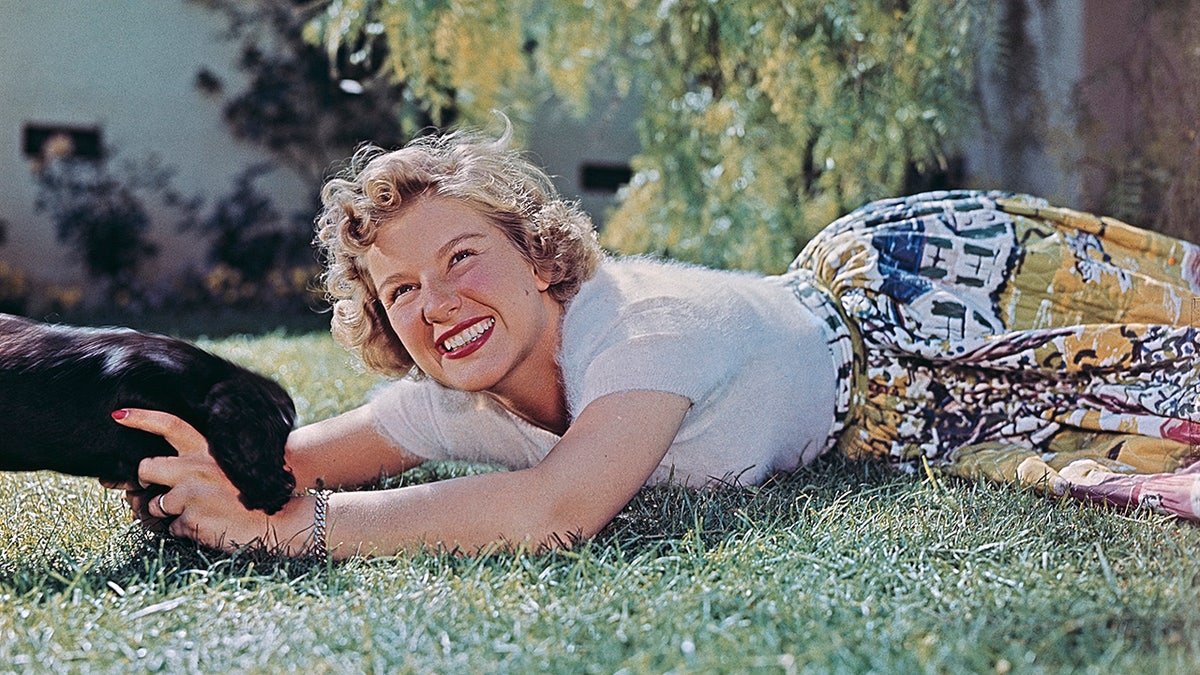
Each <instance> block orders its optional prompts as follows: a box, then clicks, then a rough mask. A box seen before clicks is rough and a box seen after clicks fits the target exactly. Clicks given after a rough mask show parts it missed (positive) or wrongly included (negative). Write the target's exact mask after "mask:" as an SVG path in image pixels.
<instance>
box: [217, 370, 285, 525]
mask: <svg viewBox="0 0 1200 675" xmlns="http://www.w3.org/2000/svg"><path fill="white" fill-rule="evenodd" d="M204 408H205V409H206V410H207V412H208V419H207V420H206V423H205V424H204V427H205V435H206V436H207V438H208V444H209V448H210V450H211V452H212V454H213V457H214V459H216V461H217V465H218V466H220V467H221V470H222V471H224V472H225V475H226V476H228V477H229V480H230V481H232V482H233V484H234V485H235V486H236V487H237V488H238V489H239V490H240V491H241V493H242V496H241V500H242V503H243V504H244V505H245V506H246V508H251V509H261V510H263V511H265V512H266V513H268V514H271V513H275V512H276V511H278V510H279V509H280V508H282V507H283V505H284V504H285V503H286V502H287V500H288V499H289V498H290V497H291V496H292V493H293V491H294V490H295V488H296V478H295V476H294V475H292V472H291V470H290V469H289V468H288V467H287V464H286V463H285V461H284V445H285V444H286V443H287V438H288V434H289V433H291V430H292V426H293V425H294V424H295V421H296V408H295V406H294V404H293V403H292V398H291V397H290V396H288V394H287V392H286V391H284V389H283V387H281V386H279V385H278V384H277V383H275V382H274V381H273V380H271V379H269V378H266V377H263V376H261V375H258V374H256V373H252V372H250V371H248V370H245V369H242V368H238V367H236V366H235V367H234V368H233V370H232V372H231V374H230V376H229V377H227V378H225V379H222V380H220V381H219V382H217V383H216V384H215V385H214V386H213V387H212V389H211V390H209V392H208V397H207V399H206V400H205V402H204Z"/></svg>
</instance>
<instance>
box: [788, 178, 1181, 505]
mask: <svg viewBox="0 0 1200 675" xmlns="http://www.w3.org/2000/svg"><path fill="white" fill-rule="evenodd" d="M792 267H793V269H794V270H807V271H809V272H811V273H812V274H813V276H814V277H815V278H816V280H817V283H816V284H815V286H816V287H817V288H819V289H821V290H823V291H824V292H826V293H827V294H829V295H830V296H831V297H832V298H833V300H834V302H835V304H836V305H837V306H838V307H839V309H840V318H841V319H842V320H843V321H845V322H846V324H847V332H848V333H849V334H850V335H851V336H852V338H853V341H854V350H853V352H854V362H853V366H852V367H851V368H847V369H845V370H846V373H847V374H846V375H845V377H846V378H848V384H847V388H848V389H849V391H850V396H849V402H848V410H847V411H846V412H845V420H846V422H845V430H844V431H843V432H842V434H841V436H840V438H839V440H838V446H839V447H840V448H841V449H842V450H843V451H844V452H846V453H848V454H849V455H851V456H854V457H862V456H873V457H879V458H883V459H885V460H887V461H889V462H892V463H895V464H897V465H899V466H907V467H913V466H916V465H917V464H918V463H920V462H921V461H922V458H923V459H924V460H925V461H927V462H928V463H930V464H931V465H933V466H937V467H941V468H942V469H944V470H946V471H948V472H950V473H952V474H955V475H960V476H965V477H971V478H990V479H994V480H999V481H1005V482H1013V483H1019V484H1024V485H1034V486H1039V487H1042V488H1044V489H1046V490H1048V491H1050V492H1052V493H1054V494H1064V493H1066V494H1071V495H1072V496H1074V497H1076V498H1079V499H1084V500H1092V501H1103V502H1108V503H1113V504H1120V505H1140V506H1147V507H1151V508H1154V509H1156V510H1159V511H1162V512H1168V513H1174V514H1176V515H1180V516H1183V517H1187V518H1200V462H1196V460H1197V459H1200V451H1198V450H1197V446H1198V444H1200V361H1198V356H1197V338H1198V336H1200V333H1198V331H1197V327H1200V248H1198V247H1197V246H1195V245H1193V244H1190V243H1188V242H1184V241H1180V240H1177V239H1173V238H1170V237H1166V236H1163V235H1160V234H1156V233H1153V232H1148V231H1145V230H1141V229H1138V228H1135V227H1132V226H1130V225H1127V224H1125V223H1122V222H1120V221H1117V220H1114V219H1111V218H1103V217H1097V216H1093V215H1091V214H1087V213H1081V212H1077V211H1072V210H1069V209H1063V208H1056V207H1052V206H1050V205H1048V204H1047V203H1045V202H1044V201H1042V200H1039V199H1036V198H1033V197H1029V196H1025V195H1013V194H1008V193H997V192H990V193H983V192H969V191H955V192H936V193H927V194H922V195H915V196H912V197H906V198H899V199H891V200H884V201H879V202H873V203H871V204H868V205H867V206H864V207H862V208H860V209H858V210H856V211H854V212H852V213H850V214H848V215H846V216H844V217H842V218H840V219H838V220H837V221H835V222H834V223H832V224H831V225H830V226H829V227H827V228H826V229H825V230H824V231H822V232H821V233H820V234H819V235H817V237H816V238H814V239H813V240H812V241H811V242H810V243H809V244H808V246H807V247H806V248H805V249H804V251H803V252H802V253H801V254H800V256H799V257H798V258H797V259H796V261H795V262H794V263H793V265H792Z"/></svg>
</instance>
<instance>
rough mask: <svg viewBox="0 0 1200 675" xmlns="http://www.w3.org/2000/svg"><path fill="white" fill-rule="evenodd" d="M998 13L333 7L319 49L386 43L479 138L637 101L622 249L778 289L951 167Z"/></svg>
mask: <svg viewBox="0 0 1200 675" xmlns="http://www.w3.org/2000/svg"><path fill="white" fill-rule="evenodd" d="M986 7H987V4H986V3H983V2H982V1H981V0H907V1H906V0H870V1H866V2H860V1H855V0H840V1H838V0H834V1H828V0H822V1H817V0H738V1H737V2H733V1H727V0H660V1H654V2H644V1H638V0H407V1H405V2H392V1H387V0H335V1H334V2H331V3H330V4H329V5H328V7H327V9H326V11H325V12H324V13H322V14H321V15H320V17H318V18H317V19H315V20H314V21H313V22H311V23H310V24H309V26H308V33H307V35H308V37H309V39H310V40H312V41H314V42H315V43H318V44H323V45H324V46H325V47H326V49H328V50H329V51H330V52H331V53H334V52H336V51H337V50H338V49H340V48H342V46H343V45H344V44H346V43H347V42H348V41H354V40H357V39H360V36H361V35H363V34H371V33H374V34H382V35H384V36H386V40H387V45H388V48H389V55H388V61H387V67H386V69H385V70H386V75H387V76H389V77H391V78H394V79H397V80H403V81H404V82H405V83H406V85H407V87H408V91H410V92H411V93H412V95H413V96H414V97H416V99H417V100H420V101H425V102H426V104H427V105H428V110H429V111H430V112H431V113H436V112H437V111H438V110H445V109H451V108H452V109H454V110H456V111H457V113H458V114H459V116H460V119H461V120H462V121H465V122H468V123H475V124H482V123H486V121H487V119H488V115H489V112H490V111H491V110H492V109H500V110H503V111H505V112H506V113H508V114H509V115H510V116H511V117H513V118H514V119H516V120H518V121H520V120H523V119H527V118H528V116H529V112H530V111H531V110H532V109H533V108H534V107H535V106H536V105H537V104H538V103H540V102H541V101H542V100H543V99H544V98H545V96H547V95H549V94H551V93H552V94H554V95H556V96H558V97H559V98H561V99H563V100H564V101H566V102H567V103H568V104H569V105H570V106H572V107H573V108H574V109H575V110H576V111H577V112H578V113H579V114H586V110H587V104H588V101H589V99H590V98H591V97H592V96H593V95H595V94H597V93H611V91H613V90H614V89H615V90H616V91H617V92H618V93H619V94H626V93H628V94H630V95H638V96H639V97H640V100H641V101H642V115H641V118H640V119H639V120H638V129H637V131H638V136H639V139H640V141H641V145H642V151H641V152H640V153H639V154H638V155H637V156H636V157H635V158H634V159H633V166H634V170H635V173H634V177H633V179H632V181H631V183H630V185H629V186H628V187H627V188H625V189H624V191H623V199H622V200H621V204H620V205H619V206H618V207H617V209H616V210H615V212H614V213H613V214H611V216H610V217H609V221H608V225H607V227H606V228H605V232H604V240H605V243H606V244H607V245H609V246H611V247H613V248H616V249H618V250H621V251H623V252H654V253H660V254H666V255H670V256H672V257H675V258H680V259H684V260H691V261H696V262H701V263H705V264H708V265H714V266H720V267H743V268H755V269H760V270H763V271H768V272H777V271H780V270H781V269H782V268H783V267H784V266H786V264H787V263H788V261H789V260H790V259H791V258H792V256H793V255H794V254H795V252H796V251H797V250H798V248H799V247H800V246H801V245H802V244H803V243H804V242H805V241H807V239H808V238H809V237H811V236H812V235H813V234H814V233H815V232H816V231H817V230H819V229H820V228H821V227H822V226H824V225H825V224H826V223H828V222H829V221H830V220H832V219H834V218H835V217H837V216H838V215H840V214H841V213H844V212H845V211H846V210H848V209H850V208H853V207H855V206H858V205H859V204H861V203H863V202H865V201H868V200H870V199H874V198H879V197H883V196H889V195H894V194H896V193H898V192H900V191H901V190H902V189H903V188H904V181H905V176H906V174H908V173H911V172H912V171H913V170H914V168H915V169H917V170H924V171H929V170H937V169H938V168H944V166H945V164H946V162H947V157H948V156H949V154H950V153H951V152H952V150H953V147H954V143H955V141H956V138H955V134H956V132H958V131H959V130H960V129H962V128H963V126H964V123H965V121H966V120H967V118H968V114H969V113H970V110H971V103H970V101H971V100H972V97H971V94H970V92H971V87H972V82H971V80H972V77H971V73H972V68H973V65H974V64H973V52H972V48H971V45H972V44H973V42H974V40H973V32H974V31H977V30H979V29H980V28H979V26H980V23H981V21H982V20H983V13H984V12H985V11H986ZM433 116H434V117H435V118H436V114H434V115H433ZM435 121H437V120H436V119H435Z"/></svg>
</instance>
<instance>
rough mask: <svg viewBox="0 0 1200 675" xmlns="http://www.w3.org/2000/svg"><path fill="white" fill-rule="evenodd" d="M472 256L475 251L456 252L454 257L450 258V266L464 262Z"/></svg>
mask: <svg viewBox="0 0 1200 675" xmlns="http://www.w3.org/2000/svg"><path fill="white" fill-rule="evenodd" d="M473 255H475V251H472V250H470V249H463V250H461V251H458V252H457V253H455V254H454V255H452V256H450V264H451V265H453V264H456V263H460V262H462V261H464V260H466V259H467V258H470V257H471V256H473Z"/></svg>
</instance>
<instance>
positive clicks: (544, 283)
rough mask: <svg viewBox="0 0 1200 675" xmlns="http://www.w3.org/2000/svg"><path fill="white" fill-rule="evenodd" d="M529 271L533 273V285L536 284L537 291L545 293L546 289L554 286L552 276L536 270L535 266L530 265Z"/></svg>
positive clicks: (549, 273)
mask: <svg viewBox="0 0 1200 675" xmlns="http://www.w3.org/2000/svg"><path fill="white" fill-rule="evenodd" d="M529 267H530V271H531V272H532V273H533V280H534V283H536V284H537V289H538V290H539V291H541V292H543V293H544V292H546V290H547V289H548V288H550V287H551V286H553V285H554V274H553V273H551V272H546V271H544V270H541V269H538V266H537V265H530V266H529Z"/></svg>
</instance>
